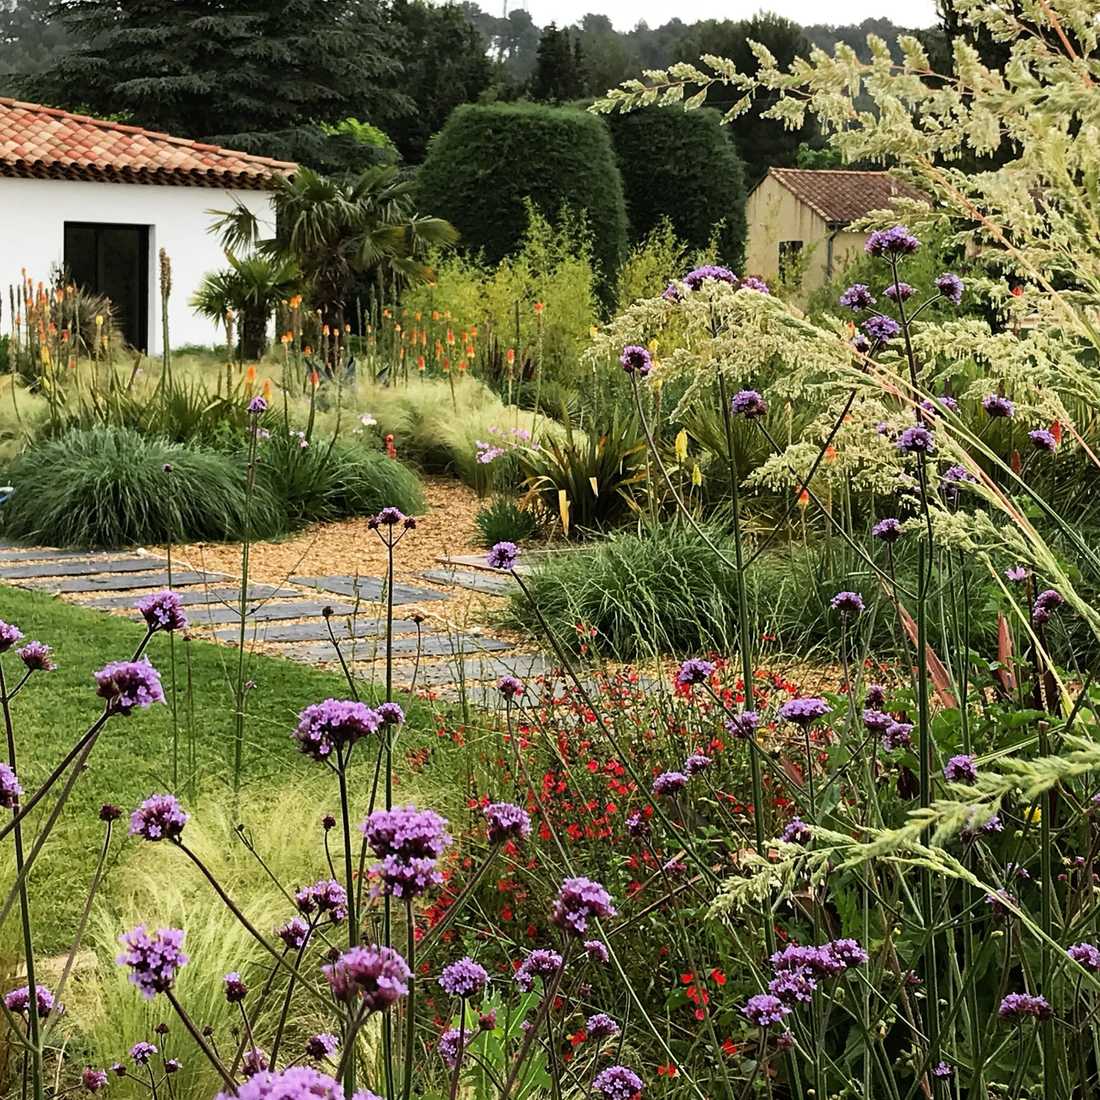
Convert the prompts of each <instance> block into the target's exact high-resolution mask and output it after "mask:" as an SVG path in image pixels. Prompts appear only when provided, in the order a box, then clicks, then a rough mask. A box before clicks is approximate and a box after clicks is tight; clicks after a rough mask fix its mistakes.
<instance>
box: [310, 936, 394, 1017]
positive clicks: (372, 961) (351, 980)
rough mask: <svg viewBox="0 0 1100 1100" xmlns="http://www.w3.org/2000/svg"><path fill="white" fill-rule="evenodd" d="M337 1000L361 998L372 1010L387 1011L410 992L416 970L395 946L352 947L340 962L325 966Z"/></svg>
mask: <svg viewBox="0 0 1100 1100" xmlns="http://www.w3.org/2000/svg"><path fill="white" fill-rule="evenodd" d="M321 969H322V971H323V972H324V975H325V977H326V978H327V979H328V984H329V987H330V988H331V989H332V993H333V996H334V997H336V998H337V1000H341V1001H351V1000H354V999H356V998H360V999H361V1000H362V1002H363V1004H364V1006H365V1007H366V1009H367V1010H368V1011H369V1012H384V1011H385V1010H386V1009H387V1008H389V1007H390V1005H392V1004H393V1003H394V1002H395V1001H398V1000H400V998H402V997H405V996H407V995H408V992H409V979H410V978H411V977H412V973H411V971H410V970H409V968H408V965H407V964H406V962H405V960H404V959H403V958H402V957H401V956H400V955H399V954H398V953H397V952H396V951H394V950H393V948H391V947H378V946H376V945H373V944H372V945H371V946H369V947H349V948H348V950H347V951H345V952H344V953H343V954H342V955H341V956H340V957H339V958H338V959H337V960H336V962H334V963H332V964H330V965H329V966H323V967H322V968H321Z"/></svg>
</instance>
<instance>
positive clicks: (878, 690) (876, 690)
mask: <svg viewBox="0 0 1100 1100" xmlns="http://www.w3.org/2000/svg"><path fill="white" fill-rule="evenodd" d="M866 702H867V705H868V706H869V707H883V706H885V705H886V688H884V687H883V686H882V684H868V685H867V696H866Z"/></svg>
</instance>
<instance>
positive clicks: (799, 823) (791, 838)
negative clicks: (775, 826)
mask: <svg viewBox="0 0 1100 1100" xmlns="http://www.w3.org/2000/svg"><path fill="white" fill-rule="evenodd" d="M813 836H814V833H813V829H812V828H811V827H810V826H809V825H807V824H806V822H805V821H803V820H802V818H800V817H792V818H791V820H790V821H788V822H787V826H786V828H785V829H784V830H783V832H782V834H781V837H780V839H781V840H783V841H785V842H786V843H787V844H809V843H810V841H811V840H813Z"/></svg>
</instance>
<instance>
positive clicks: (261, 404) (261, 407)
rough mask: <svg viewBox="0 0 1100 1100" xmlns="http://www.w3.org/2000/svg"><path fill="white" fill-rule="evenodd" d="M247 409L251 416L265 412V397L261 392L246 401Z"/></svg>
mask: <svg viewBox="0 0 1100 1100" xmlns="http://www.w3.org/2000/svg"><path fill="white" fill-rule="evenodd" d="M248 411H249V412H250V413H251V414H252V415H253V416H259V415H260V414H261V413H265V412H267V399H266V398H265V397H264V396H263V394H259V393H258V394H256V396H255V397H254V398H252V400H251V401H249V403H248Z"/></svg>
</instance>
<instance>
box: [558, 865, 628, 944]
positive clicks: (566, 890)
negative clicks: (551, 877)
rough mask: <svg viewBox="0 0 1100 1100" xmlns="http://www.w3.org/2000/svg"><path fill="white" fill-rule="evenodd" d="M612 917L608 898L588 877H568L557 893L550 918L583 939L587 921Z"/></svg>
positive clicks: (613, 911) (613, 909) (613, 910)
mask: <svg viewBox="0 0 1100 1100" xmlns="http://www.w3.org/2000/svg"><path fill="white" fill-rule="evenodd" d="M613 916H615V907H614V906H613V905H612V904H611V895H610V894H608V892H607V891H606V890H605V889H604V888H603V887H602V886H601V885H600V884H599V883H598V882H593V881H592V880H591V879H589V878H583V877H578V878H567V879H566V880H565V881H564V882H563V883H562V884H561V889H559V890H558V896H557V898H556V899H555V901H554V907H553V909H552V910H551V913H550V919H551V920H552V921H553V922H554V923H555V924H556V925H557V926H558V927H559V928H561V929H563V930H564V931H566V932H570V933H572V934H573V935H574V936H582V935H584V933H585V932H587V931H588V922H589V921H590V920H608V919H609V918H611V917H613Z"/></svg>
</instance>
